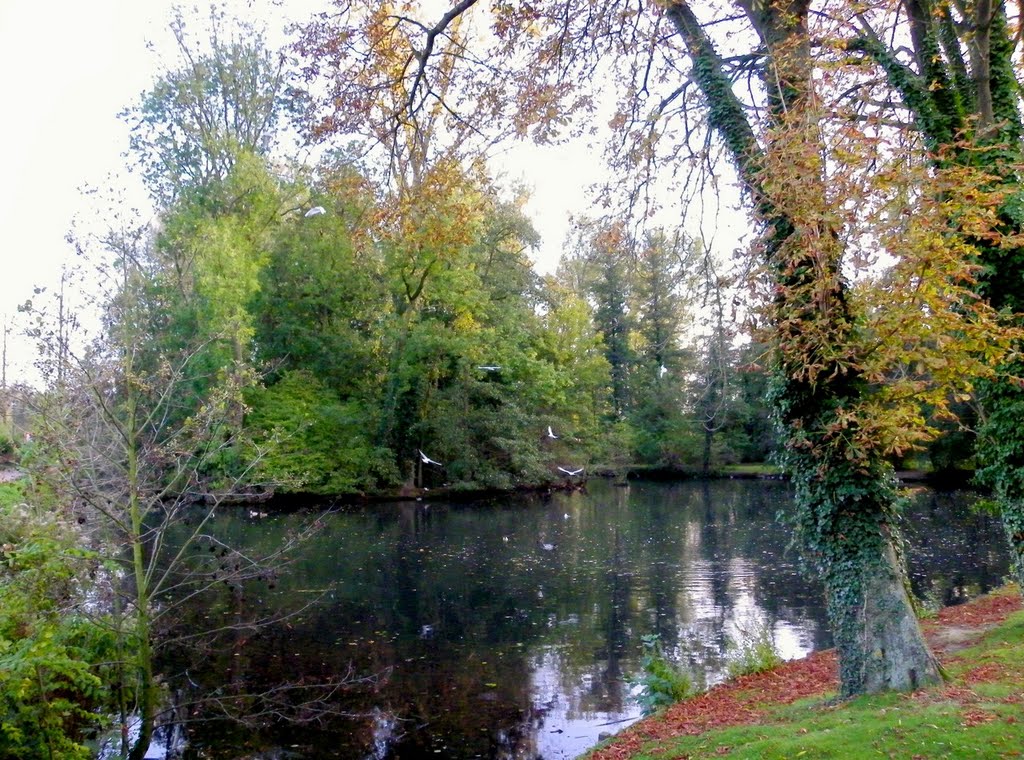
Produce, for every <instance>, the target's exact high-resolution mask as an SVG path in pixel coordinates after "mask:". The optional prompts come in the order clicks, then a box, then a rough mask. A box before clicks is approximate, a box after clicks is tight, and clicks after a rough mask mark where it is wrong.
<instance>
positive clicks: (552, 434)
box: [548, 425, 558, 438]
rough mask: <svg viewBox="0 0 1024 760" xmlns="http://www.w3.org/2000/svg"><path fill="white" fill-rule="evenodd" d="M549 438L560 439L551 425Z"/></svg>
mask: <svg viewBox="0 0 1024 760" xmlns="http://www.w3.org/2000/svg"><path fill="white" fill-rule="evenodd" d="M548 438H558V436H557V435H555V431H554V430H552V429H551V426H550V425H548Z"/></svg>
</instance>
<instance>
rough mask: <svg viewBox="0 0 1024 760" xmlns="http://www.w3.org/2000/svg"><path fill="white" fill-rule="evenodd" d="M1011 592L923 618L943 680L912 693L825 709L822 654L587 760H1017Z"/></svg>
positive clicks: (1017, 637)
mask: <svg viewBox="0 0 1024 760" xmlns="http://www.w3.org/2000/svg"><path fill="white" fill-rule="evenodd" d="M1020 608H1021V600H1020V594H1019V592H1018V591H1017V589H1016V588H1015V587H1012V588H1006V589H1003V590H1001V591H999V592H997V593H995V594H992V595H990V596H988V597H984V598H982V599H979V600H975V601H974V602H971V603H970V604H967V605H962V606H960V607H952V608H948V609H946V610H943V611H942V612H940V613H939V615H938V616H936V618H934V619H932V620H929V621H926V623H925V629H926V634H927V635H928V637H929V640H930V642H931V644H932V646H933V648H934V649H935V651H936V653H937V655H938V656H939V658H940V660H941V661H942V663H943V666H944V667H945V669H946V671H947V673H948V674H949V676H950V680H949V682H947V683H946V684H944V685H941V686H938V687H934V688H930V689H922V690H920V691H918V692H915V693H913V694H899V693H889V694H883V695H879V696H872V697H861V698H859V699H855V700H851V701H849V702H844V703H836V702H835V693H836V680H835V656H834V653H832V652H821V653H817V654H815V655H812V656H811V657H808V658H806V659H804V660H798V661H793V662H789V663H785V664H784V665H782V666H780V667H779V668H777V669H775V670H774V671H771V672H769V673H763V674H759V675H756V676H748V677H744V678H740V679H737V680H736V681H733V682H730V683H727V684H723V685H721V686H719V687H717V688H715V689H712V690H711V691H709V692H707V693H705V694H702V695H700V696H698V697H695V698H693V699H690V700H686V701H685V702H681V703H679V704H677V705H674V706H672V707H670V708H669V709H668V710H666V711H665V712H664V713H662V714H660V715H657V716H654V717H653V718H651V719H648V720H645V721H642V722H640V723H638V724H636V725H635V726H632V727H631V728H630V729H628V730H627V731H625V732H623V733H622V734H621V735H620V736H618V737H616V738H615V739H612V740H610V742H609V743H608V744H607V745H606V746H603V747H601V748H599V749H598V750H595V751H594V752H592V753H591V754H590V755H589V757H590V758H591V760H624V759H625V758H631V759H632V760H641V759H648V758H649V759H650V760H655V758H657V760H668V759H669V758H679V759H681V758H723V757H724V758H737V759H738V758H750V759H751V760H753V759H754V758H757V759H758V760H762V759H768V758H779V759H782V758H787V759H788V758H861V757H863V758H868V757H888V758H906V759H907V760H914V759H916V758H1009V757H1024V612H1021V611H1020Z"/></svg>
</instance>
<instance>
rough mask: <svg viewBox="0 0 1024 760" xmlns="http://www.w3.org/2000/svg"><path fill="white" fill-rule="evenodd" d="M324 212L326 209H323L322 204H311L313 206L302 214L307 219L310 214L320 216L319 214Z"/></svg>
mask: <svg viewBox="0 0 1024 760" xmlns="http://www.w3.org/2000/svg"><path fill="white" fill-rule="evenodd" d="M326 213H327V209H325V208H324V207H323V206H313V208H311V209H310V210H309V211H307V212H306V213H305V214H303V216H304V217H306V218H307V219H309V217H311V216H320V214H326Z"/></svg>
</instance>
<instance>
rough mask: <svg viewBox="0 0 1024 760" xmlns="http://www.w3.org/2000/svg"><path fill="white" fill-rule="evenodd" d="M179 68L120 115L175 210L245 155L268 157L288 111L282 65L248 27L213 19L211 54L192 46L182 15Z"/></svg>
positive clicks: (146, 171)
mask: <svg viewBox="0 0 1024 760" xmlns="http://www.w3.org/2000/svg"><path fill="white" fill-rule="evenodd" d="M171 31H172V33H173V34H174V39H175V41H176V42H177V45H178V54H179V61H178V63H177V67H176V68H174V69H171V70H169V71H167V72H166V73H165V74H163V75H162V76H161V77H160V78H158V80H157V81H156V83H155V84H154V85H153V87H152V89H150V90H149V91H148V92H146V93H144V94H143V95H142V96H141V98H140V100H139V102H138V104H137V105H136V106H134V107H133V108H130V109H128V110H126V111H125V112H124V114H122V116H123V118H125V119H126V120H128V121H129V123H130V124H131V126H132V134H131V148H132V150H133V151H134V152H135V154H136V155H137V157H138V161H139V164H140V166H141V167H142V172H143V176H144V177H145V179H146V180H147V183H148V184H149V187H150V190H151V192H152V194H153V195H154V197H155V198H156V199H157V200H158V201H161V202H162V203H170V202H171V201H173V200H174V199H176V198H178V197H179V196H180V195H181V194H182V193H186V192H187V193H197V192H199V193H201V192H202V191H203V190H204V189H206V188H208V187H209V186H210V185H211V184H213V183H216V182H218V181H222V180H225V179H226V178H227V177H228V175H229V174H230V173H231V171H232V170H233V169H234V166H235V162H236V161H237V159H238V157H239V156H240V155H244V154H256V155H267V154H268V153H269V151H270V150H271V148H272V147H273V145H274V143H275V141H276V139H277V133H276V129H277V126H278V122H279V120H280V118H281V115H282V113H283V110H284V106H285V68H284V58H283V56H281V55H278V54H275V53H273V52H272V51H270V50H268V49H267V48H266V46H265V45H264V42H263V35H262V32H260V31H259V30H258V29H256V28H254V27H253V26H252V25H251V24H249V23H247V22H243V21H237V20H234V21H231V22H228V21H227V20H226V19H225V17H224V15H223V13H222V12H221V11H218V10H216V9H212V10H211V12H210V23H209V30H208V31H209V34H208V49H206V50H203V49H201V46H197V45H196V44H195V42H194V41H193V40H191V39H190V35H189V32H188V28H187V24H186V21H185V19H184V17H183V16H182V15H181V13H180V10H179V11H178V14H177V15H176V17H175V19H174V21H173V22H172V23H171Z"/></svg>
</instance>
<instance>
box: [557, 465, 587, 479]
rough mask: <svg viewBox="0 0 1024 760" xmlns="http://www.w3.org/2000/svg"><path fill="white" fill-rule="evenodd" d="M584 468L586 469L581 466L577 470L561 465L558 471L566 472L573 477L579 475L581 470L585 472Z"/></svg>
mask: <svg viewBox="0 0 1024 760" xmlns="http://www.w3.org/2000/svg"><path fill="white" fill-rule="evenodd" d="M583 469H584V468H583V467H580V468H579V469H577V470H567V469H565V468H564V467H559V468H558V471H559V472H564V473H565V474H566V475H568V476H569V477H570V478H572V477H575V476H576V475H579V474H580V473H581V472H583Z"/></svg>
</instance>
